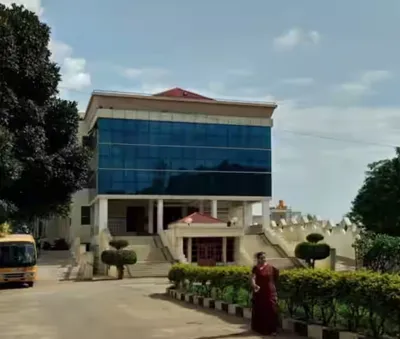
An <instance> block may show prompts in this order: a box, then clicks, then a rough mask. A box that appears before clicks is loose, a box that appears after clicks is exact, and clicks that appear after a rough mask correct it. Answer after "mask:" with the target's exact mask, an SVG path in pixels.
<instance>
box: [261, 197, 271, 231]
mask: <svg viewBox="0 0 400 339" xmlns="http://www.w3.org/2000/svg"><path fill="white" fill-rule="evenodd" d="M261 213H262V225H263V227H264V228H266V227H270V222H271V220H270V219H271V210H270V207H269V199H268V200H263V201H261Z"/></svg>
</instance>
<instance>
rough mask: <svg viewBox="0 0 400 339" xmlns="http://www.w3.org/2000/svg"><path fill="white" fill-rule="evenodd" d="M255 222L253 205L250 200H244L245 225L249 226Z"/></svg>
mask: <svg viewBox="0 0 400 339" xmlns="http://www.w3.org/2000/svg"><path fill="white" fill-rule="evenodd" d="M252 224H253V205H252V204H250V203H249V202H248V201H244V202H243V226H244V227H249V226H251V225H252Z"/></svg>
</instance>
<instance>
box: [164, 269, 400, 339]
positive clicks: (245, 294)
mask: <svg viewBox="0 0 400 339" xmlns="http://www.w3.org/2000/svg"><path fill="white" fill-rule="evenodd" d="M249 275H250V268H249V267H235V266H229V267H226V266H225V267H196V266H192V265H184V264H178V265H174V266H173V267H172V268H171V270H170V272H169V276H168V277H169V279H170V280H171V282H172V283H173V284H174V285H175V288H180V289H183V290H185V291H188V292H190V293H193V294H196V295H199V296H203V297H213V298H215V299H219V300H224V301H226V302H229V303H236V304H240V305H242V306H244V307H249V306H250V305H251V288H250V284H249ZM277 288H278V296H279V301H280V306H281V311H282V312H283V313H285V314H286V316H289V317H291V318H298V319H302V320H303V321H306V322H308V323H321V324H322V325H324V326H328V327H339V328H342V329H344V330H347V331H351V332H362V333H364V334H365V335H367V336H368V335H369V336H372V337H374V338H378V337H381V336H383V335H386V336H392V337H399V336H400V276H399V275H389V274H379V273H374V272H368V271H356V272H334V271H330V270H319V269H294V270H284V271H281V272H280V277H279V281H278V283H277Z"/></svg>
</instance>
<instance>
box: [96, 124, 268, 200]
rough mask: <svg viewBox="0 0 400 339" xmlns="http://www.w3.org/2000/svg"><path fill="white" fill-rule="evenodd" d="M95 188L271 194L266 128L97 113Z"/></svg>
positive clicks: (119, 191)
mask: <svg viewBox="0 0 400 339" xmlns="http://www.w3.org/2000/svg"><path fill="white" fill-rule="evenodd" d="M97 129H98V130H97V132H98V138H97V140H98V146H97V153H98V173H97V174H98V185H97V186H98V187H97V190H98V193H99V194H149V195H150V194H154V195H155V194H158V195H162V194H165V195H193V196H196V195H210V196H212V195H219V196H231V195H234V196H271V149H270V148H271V130H270V127H264V126H242V125H224V124H204V123H187V122H166V121H152V120H125V119H107V118H99V119H98V121H97Z"/></svg>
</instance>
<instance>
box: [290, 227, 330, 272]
mask: <svg viewBox="0 0 400 339" xmlns="http://www.w3.org/2000/svg"><path fill="white" fill-rule="evenodd" d="M306 239H307V241H305V242H301V243H300V244H298V245H297V246H296V248H295V250H294V255H295V256H296V258H299V259H302V260H305V262H306V263H307V264H308V265H309V266H310V267H311V268H314V267H315V261H316V260H323V259H326V258H328V257H329V255H330V251H331V248H330V246H329V245H328V244H324V243H320V241H322V240H324V236H323V235H321V234H318V233H311V234H309V235H307V237H306Z"/></svg>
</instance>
